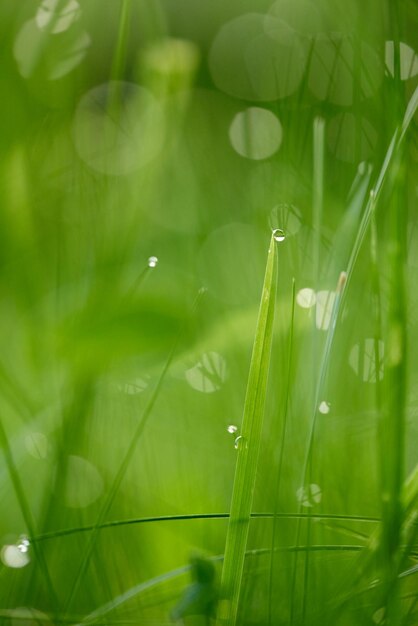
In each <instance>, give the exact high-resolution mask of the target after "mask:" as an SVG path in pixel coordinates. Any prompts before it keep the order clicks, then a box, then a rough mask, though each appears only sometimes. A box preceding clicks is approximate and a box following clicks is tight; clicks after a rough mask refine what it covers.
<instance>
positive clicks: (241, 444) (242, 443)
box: [234, 435, 247, 450]
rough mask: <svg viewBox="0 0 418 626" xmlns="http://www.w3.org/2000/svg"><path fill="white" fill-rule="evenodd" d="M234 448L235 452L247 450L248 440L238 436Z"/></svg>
mask: <svg viewBox="0 0 418 626" xmlns="http://www.w3.org/2000/svg"><path fill="white" fill-rule="evenodd" d="M234 446H235V450H245V448H246V447H247V440H246V439H245V437H243V436H242V435H238V437H237V438H236V439H235V443H234Z"/></svg>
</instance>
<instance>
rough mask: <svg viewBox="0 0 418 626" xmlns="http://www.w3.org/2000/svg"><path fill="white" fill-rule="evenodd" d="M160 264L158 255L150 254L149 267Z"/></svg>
mask: <svg viewBox="0 0 418 626" xmlns="http://www.w3.org/2000/svg"><path fill="white" fill-rule="evenodd" d="M157 265H158V257H156V256H150V258H149V259H148V267H157Z"/></svg>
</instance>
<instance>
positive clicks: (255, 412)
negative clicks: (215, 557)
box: [217, 233, 277, 626]
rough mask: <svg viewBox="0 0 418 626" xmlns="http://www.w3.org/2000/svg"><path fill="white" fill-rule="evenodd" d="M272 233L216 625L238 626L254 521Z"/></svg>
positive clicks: (271, 294)
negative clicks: (251, 528) (249, 536)
mask: <svg viewBox="0 0 418 626" xmlns="http://www.w3.org/2000/svg"><path fill="white" fill-rule="evenodd" d="M276 245H277V244H276V241H275V239H274V233H273V235H272V237H271V240H270V247H269V251H268V255H267V265H266V272H265V278H264V285H263V291H262V296H261V302H260V309H259V314H258V320H257V327H256V331H255V338H254V346H253V353H252V357H251V363H250V371H249V375H248V384H247V392H246V397H245V405H244V414H243V421H242V433H241V436H242V439H241V442H242V445H240V446H239V448H238V458H237V463H236V469H235V478H234V486H233V492H232V501H231V510H230V519H229V524H228V530H227V537H226V545H225V559H224V564H223V568H222V579H221V593H222V594H223V597H224V598H225V601H224V602H222V603H221V605H220V607H221V608H220V611H218V615H217V622H218V624H225V625H227V626H234V625H235V623H236V619H237V614H238V602H239V595H240V588H241V580H242V575H243V570H244V560H245V549H246V545H247V538H248V531H249V525H250V518H251V506H252V501H253V494H254V485H255V479H256V473H257V462H258V456H259V450H260V444H261V432H262V426H263V417H264V405H265V400H266V394H267V382H268V372H269V365H270V353H271V345H272V340H273V319H274V310H275V297H276V282H277V261H276Z"/></svg>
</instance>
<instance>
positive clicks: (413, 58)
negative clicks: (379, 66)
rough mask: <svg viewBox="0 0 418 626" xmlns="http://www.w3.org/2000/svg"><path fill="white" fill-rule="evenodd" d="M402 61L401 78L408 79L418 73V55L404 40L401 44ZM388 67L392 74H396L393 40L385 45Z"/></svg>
mask: <svg viewBox="0 0 418 626" xmlns="http://www.w3.org/2000/svg"><path fill="white" fill-rule="evenodd" d="M399 55H400V62H401V80H408V79H409V78H413V77H414V76H416V75H417V74H418V55H417V53H416V52H415V50H413V49H412V48H410V47H409V46H408V45H407V44H406V43H403V41H401V42H400V44H399ZM385 61H386V69H387V71H388V73H389V75H390V76H392V77H393V76H394V75H395V45H394V42H393V41H387V42H386V46H385Z"/></svg>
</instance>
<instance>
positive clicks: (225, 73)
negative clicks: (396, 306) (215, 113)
mask: <svg viewBox="0 0 418 626" xmlns="http://www.w3.org/2000/svg"><path fill="white" fill-rule="evenodd" d="M306 58H307V52H306V50H305V49H304V47H303V45H302V44H301V41H300V39H299V36H298V34H297V33H296V32H295V31H294V30H293V29H292V28H289V27H288V26H287V25H286V24H285V23H284V22H283V21H281V20H279V19H276V18H274V17H272V16H266V15H262V14H258V13H248V14H246V15H241V16H240V17H237V18H236V19H234V20H232V21H230V22H227V23H226V24H224V25H223V26H222V28H221V29H220V31H219V32H218V34H217V35H216V37H215V39H214V41H213V44H212V47H211V50H210V53H209V69H210V72H211V75H212V78H213V81H214V83H215V84H216V86H217V87H218V89H220V90H221V91H224V92H225V93H227V94H229V95H231V96H234V97H237V98H242V99H244V100H253V101H254V100H255V101H263V102H269V101H273V100H277V99H279V98H285V97H287V96H289V95H291V94H292V93H294V92H295V91H296V90H297V88H298V87H299V85H300V83H301V80H302V77H303V74H304V71H305V65H306Z"/></svg>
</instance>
